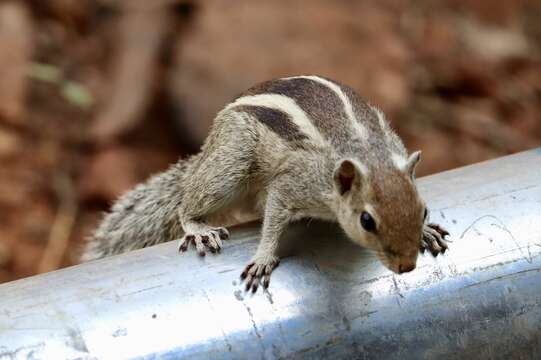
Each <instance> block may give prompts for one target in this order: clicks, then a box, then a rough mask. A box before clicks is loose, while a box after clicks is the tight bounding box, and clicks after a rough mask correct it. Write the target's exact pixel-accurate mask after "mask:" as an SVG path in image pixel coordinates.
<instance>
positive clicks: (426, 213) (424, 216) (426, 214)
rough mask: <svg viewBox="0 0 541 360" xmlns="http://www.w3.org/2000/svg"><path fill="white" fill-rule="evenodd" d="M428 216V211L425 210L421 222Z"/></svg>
mask: <svg viewBox="0 0 541 360" xmlns="http://www.w3.org/2000/svg"><path fill="white" fill-rule="evenodd" d="M427 216H428V210H427V208H425V214H424V215H423V220H426V217H427Z"/></svg>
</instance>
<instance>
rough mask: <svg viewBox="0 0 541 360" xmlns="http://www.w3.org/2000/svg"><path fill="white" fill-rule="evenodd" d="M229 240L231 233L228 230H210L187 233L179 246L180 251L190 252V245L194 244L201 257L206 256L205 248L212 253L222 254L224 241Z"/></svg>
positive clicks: (221, 228)
mask: <svg viewBox="0 0 541 360" xmlns="http://www.w3.org/2000/svg"><path fill="white" fill-rule="evenodd" d="M228 238H229V231H227V229H226V228H223V227H220V228H209V229H208V230H204V231H199V232H194V233H187V234H185V235H184V237H183V238H182V239H180V243H179V245H178V251H182V252H184V251H186V250H188V246H189V245H190V244H194V245H195V248H196V249H197V253H198V254H199V255H201V256H205V248H208V249H209V250H210V252H212V253H215V252H220V250H221V249H222V240H226V239H228Z"/></svg>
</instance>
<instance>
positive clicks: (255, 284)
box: [252, 279, 259, 294]
mask: <svg viewBox="0 0 541 360" xmlns="http://www.w3.org/2000/svg"><path fill="white" fill-rule="evenodd" d="M258 286H259V281H258V279H255V281H254V283H253V285H252V293H254V294H255V293H256V291H257V288H258Z"/></svg>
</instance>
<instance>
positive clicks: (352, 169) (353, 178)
mask: <svg viewBox="0 0 541 360" xmlns="http://www.w3.org/2000/svg"><path fill="white" fill-rule="evenodd" d="M363 169H364V167H363V166H362V165H361V164H359V163H357V162H356V161H355V160H351V159H344V160H341V161H340V162H339V163H338V166H337V167H336V169H335V170H334V185H335V186H336V190H337V191H338V193H339V194H340V195H344V194H345V193H347V192H348V191H349V190H351V188H352V187H353V186H358V185H360V184H361V180H362V178H363V176H364V175H365V174H364V171H363Z"/></svg>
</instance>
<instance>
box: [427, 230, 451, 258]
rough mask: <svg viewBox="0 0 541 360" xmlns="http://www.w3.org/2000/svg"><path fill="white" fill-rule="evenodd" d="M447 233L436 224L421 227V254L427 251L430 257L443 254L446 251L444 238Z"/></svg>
mask: <svg viewBox="0 0 541 360" xmlns="http://www.w3.org/2000/svg"><path fill="white" fill-rule="evenodd" d="M447 235H449V232H448V231H447V230H445V229H444V228H442V227H441V226H439V225H438V224H425V225H424V227H423V238H422V240H421V252H424V251H425V250H429V251H430V252H431V253H432V255H434V256H437V255H438V254H440V253H441V254H443V253H444V252H445V250H447V249H448V246H447V242H446V241H445V239H444V238H445V236H447Z"/></svg>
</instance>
